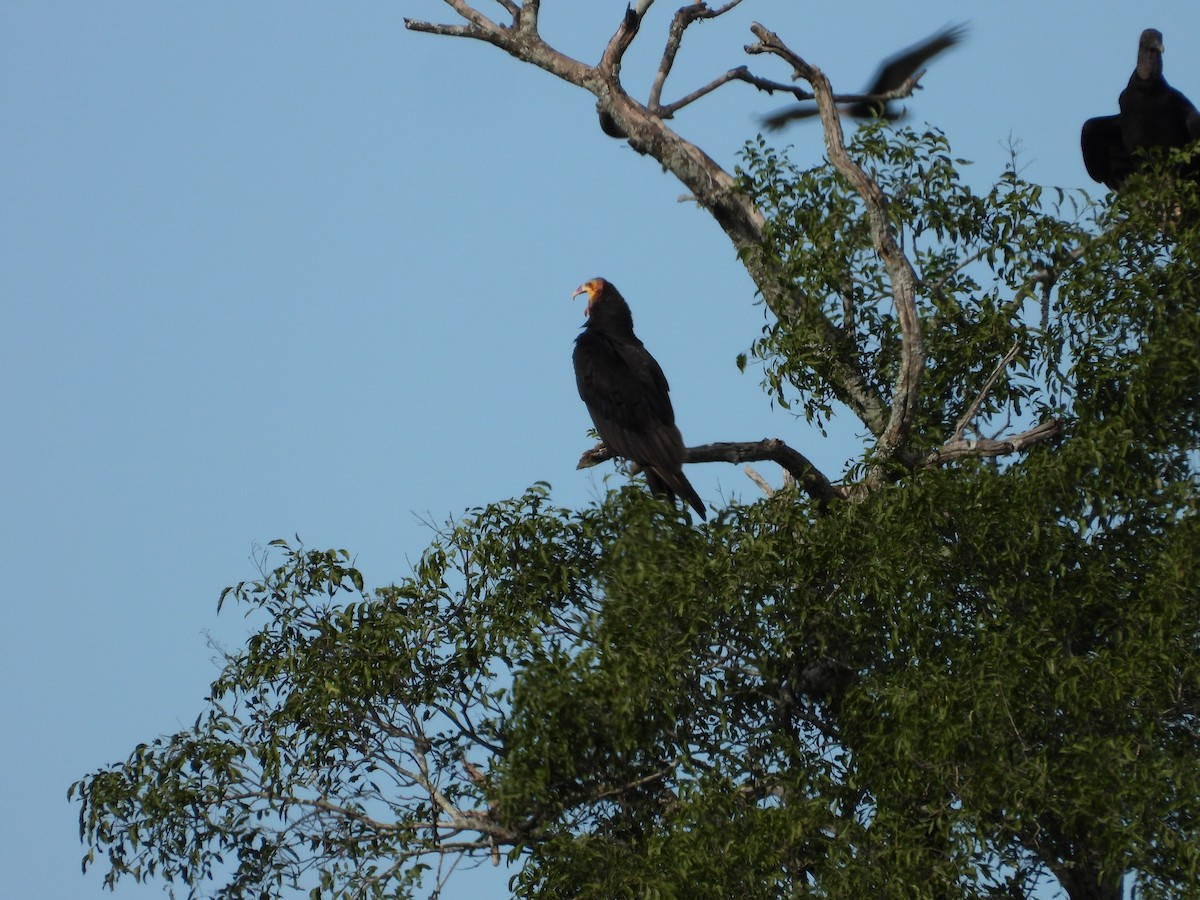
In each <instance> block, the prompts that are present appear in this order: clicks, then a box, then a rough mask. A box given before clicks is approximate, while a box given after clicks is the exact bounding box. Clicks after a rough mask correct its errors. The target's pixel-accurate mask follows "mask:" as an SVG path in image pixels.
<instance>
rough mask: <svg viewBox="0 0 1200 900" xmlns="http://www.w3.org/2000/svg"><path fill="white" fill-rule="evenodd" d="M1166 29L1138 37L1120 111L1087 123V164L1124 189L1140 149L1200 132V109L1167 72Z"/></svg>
mask: <svg viewBox="0 0 1200 900" xmlns="http://www.w3.org/2000/svg"><path fill="white" fill-rule="evenodd" d="M1162 55H1163V42H1162V32H1161V31H1158V30H1157V29H1154V28H1147V29H1146V30H1145V31H1143V32H1142V36H1141V38H1139V39H1138V60H1137V68H1136V69H1134V70H1133V74H1132V75H1130V76H1129V84H1127V85H1126V86H1125V90H1123V91H1121V96H1120V99H1119V106H1120V110H1121V112H1120V113H1119V114H1117V115H1115V116H1098V117H1096V118H1094V119H1088V120H1087V121H1086V122H1084V123H1083V131H1082V133H1081V134H1080V146H1081V148H1082V150H1083V164H1084V166H1085V167H1086V168H1087V172H1088V175H1090V176H1091V177H1092V179H1093V180H1095V181H1099V182H1100V183H1101V184H1103V185H1105V186H1107V187H1109V188H1111V189H1112V190H1114V191H1116V190H1120V188H1121V186H1122V185H1123V184H1124V183H1125V179H1127V178H1128V177H1129V175H1130V174H1131V173H1132V172H1133V170H1134V168H1136V160H1135V158H1134V156H1135V154H1136V153H1137V152H1138V151H1139V150H1153V149H1156V148H1164V149H1167V148H1171V147H1186V146H1187V145H1188V144H1190V143H1191V142H1192V141H1194V140H1196V139H1197V138H1200V113H1197V112H1196V107H1194V106H1193V105H1192V101H1190V100H1188V98H1187V97H1185V96H1183V94H1181V93H1179V91H1177V90H1175V88H1173V87H1171V86H1170V85H1169V84H1167V80H1166V79H1165V78H1163V74H1162V70H1163V61H1162Z"/></svg>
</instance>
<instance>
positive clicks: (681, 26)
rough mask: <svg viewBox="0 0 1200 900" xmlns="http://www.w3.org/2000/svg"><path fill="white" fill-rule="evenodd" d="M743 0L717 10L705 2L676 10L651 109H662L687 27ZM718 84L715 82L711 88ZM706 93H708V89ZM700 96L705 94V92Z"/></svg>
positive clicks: (655, 79)
mask: <svg viewBox="0 0 1200 900" xmlns="http://www.w3.org/2000/svg"><path fill="white" fill-rule="evenodd" d="M741 2H742V0H731V2H729V3H726V4H725V5H724V6H723V7H721V8H719V9H715V10H713V9H709V8H708V6H707V5H706V4H705V3H692V4H690V5H688V6H682V7H680V8H679V9H677V10H676V11H675V16H674V18H672V19H671V27H670V29H669V30H668V32H667V43H666V46H665V47H663V55H662V61H661V62H660V63H659V64H658V71H657V72H655V74H654V83H653V84H652V85H651V86H650V99H649V102H648V103H647V104H646V105H647V106H648V107H649V108H650V109H651V110H653V111H654V112H659V111H660V108H661V107H660V101H661V100H662V89H663V85H664V84H665V83H666V81H667V76H668V75H669V74H670V73H671V68H672V66H674V65H675V56H676V54H677V53H678V52H679V45H680V44H681V43H682V42H683V33H684V31H686V30H687V27H688V26H689V25H691V24H692V23H693V22H695V21H697V20H699V19H715V18H717V16H722V15H724V14H725V13H727V12H729V10H731V9H733V8H734V7H735V6H737V5H738V4H739V3H741ZM726 80H729V79H726ZM722 84H724V82H722ZM718 86H719V85H716V84H714V85H713V86H712V87H710V88H709V90H712V89H713V88H715V87H718ZM704 93H708V91H705V92H704ZM700 96H703V94H701V95H700ZM689 102H690V101H689ZM686 105H687V104H686V103H684V104H680V106H677V107H676V109H679V108H681V107H682V106H686Z"/></svg>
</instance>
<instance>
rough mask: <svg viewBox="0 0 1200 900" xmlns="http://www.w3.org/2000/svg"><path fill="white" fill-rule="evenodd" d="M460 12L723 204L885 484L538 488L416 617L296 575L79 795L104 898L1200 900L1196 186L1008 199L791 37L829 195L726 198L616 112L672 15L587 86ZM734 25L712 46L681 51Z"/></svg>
mask: <svg viewBox="0 0 1200 900" xmlns="http://www.w3.org/2000/svg"><path fill="white" fill-rule="evenodd" d="M447 2H448V3H449V5H450V6H451V7H453V8H454V9H455V10H456V11H458V12H460V13H461V14H462V15H463V16H464V18H465V20H466V24H465V25H455V26H449V25H446V26H441V25H436V26H435V25H432V24H429V23H415V25H414V23H410V27H416V29H417V30H425V31H434V32H437V33H442V34H451V35H458V36H467V37H476V38H480V39H482V40H485V41H487V42H489V43H493V44H496V45H497V46H500V47H501V48H502V49H504V50H506V51H507V52H509V53H511V54H513V55H514V56H516V57H518V58H519V59H523V60H526V61H529V62H533V63H535V64H537V65H539V66H541V67H542V68H545V69H547V70H548V71H550V72H551V73H552V74H556V75H559V76H560V77H564V78H567V79H568V80H573V82H574V83H577V84H580V85H581V86H584V87H586V88H587V89H588V90H590V91H592V92H593V93H594V94H595V95H596V97H597V102H598V103H599V104H600V107H601V111H602V112H603V113H605V114H607V115H609V116H610V117H611V119H612V121H614V122H615V123H616V124H617V125H618V126H619V127H620V130H621V131H622V133H624V134H626V135H628V140H629V141H630V144H631V145H632V146H634V148H635V149H637V150H640V151H641V152H643V153H647V154H648V155H651V156H653V157H654V158H655V159H657V160H658V161H659V162H662V163H663V164H664V165H665V166H666V167H667V169H668V170H669V171H670V172H672V173H673V174H675V175H677V176H678V177H679V178H680V179H681V180H682V181H683V182H684V183H685V184H687V185H688V186H689V187H694V188H695V189H696V196H697V199H698V201H699V202H700V203H701V205H702V206H704V208H706V209H707V210H709V211H710V212H711V213H712V215H713V217H714V219H715V221H716V222H717V224H718V225H719V226H720V227H721V228H723V229H724V230H725V232H726V233H727V234H728V235H729V236H730V238H731V241H732V242H733V244H734V246H735V247H736V248H737V249H738V250H739V253H740V259H741V260H742V262H743V264H744V265H745V266H746V268H747V271H748V272H750V274H751V276H752V277H753V278H754V280H755V283H756V285H757V287H758V289H759V292H760V298H759V299H760V301H761V302H762V304H763V312H764V325H763V329H762V332H761V334H760V335H758V336H757V337H754V336H750V335H748V336H747V350H746V354H745V355H744V357H743V358H742V360H741V362H742V363H743V365H744V366H746V367H755V368H757V369H758V370H759V371H761V375H762V382H763V387H764V390H765V393H766V396H765V398H764V402H773V403H775V404H776V405H777V406H779V407H780V408H781V409H782V410H783V411H784V414H783V415H781V417H780V421H781V426H780V427H781V429H783V428H786V427H788V426H789V425H790V424H792V423H793V422H795V421H796V419H797V418H799V419H803V420H806V421H808V422H812V423H816V424H818V425H823V424H824V423H825V422H827V421H829V420H830V419H831V418H832V417H835V416H852V417H856V418H857V421H858V422H859V423H860V424H861V426H862V431H863V435H864V438H863V441H862V446H861V452H860V453H859V454H858V456H857V457H856V458H855V459H853V460H851V461H850V463H849V464H848V466H847V467H846V470H845V471H844V472H841V473H837V474H836V476H833V477H831V476H830V475H829V474H828V473H823V472H819V471H817V470H816V468H815V467H814V466H813V465H812V463H811V462H810V461H809V460H807V459H806V458H804V457H803V456H802V455H801V454H799V453H798V452H797V451H794V450H792V449H791V448H790V447H787V446H786V444H784V443H783V442H775V443H774V444H771V446H769V447H768V446H767V445H768V444H770V442H761V443H760V444H758V445H755V446H754V447H749V448H748V445H742V444H738V445H736V446H735V444H734V443H733V442H732V441H731V443H730V444H729V445H727V446H722V445H712V446H709V447H703V448H691V449H690V450H689V451H688V453H689V461H691V462H700V461H704V460H708V459H721V458H733V457H735V456H736V457H737V458H766V457H767V456H770V455H771V454H775V455H774V456H772V457H771V458H778V459H781V460H783V461H784V464H785V467H786V468H788V469H789V471H791V472H792V473H793V474H794V475H795V476H796V480H795V482H794V484H791V485H788V486H785V487H784V488H782V489H779V490H774V491H771V492H769V494H768V495H767V496H764V497H763V498H762V499H761V500H759V501H757V502H746V503H728V504H726V505H724V506H717V507H716V508H714V509H712V510H711V515H710V518H709V521H708V522H706V523H694V522H693V521H692V520H691V518H690V517H689V516H688V514H687V512H686V511H685V510H682V509H677V508H676V507H674V506H671V505H668V504H667V503H665V502H664V501H663V500H661V499H658V498H655V497H653V496H651V495H649V494H647V493H646V492H645V491H643V490H641V489H639V488H637V487H636V486H627V487H620V488H614V489H612V490H610V491H609V492H608V493H607V494H606V496H604V497H603V498H601V499H600V500H598V501H597V502H595V503H593V504H591V505H588V506H585V507H584V508H581V509H568V508H563V507H561V506H559V505H557V504H556V503H555V501H554V499H553V495H552V493H551V491H550V489H549V487H548V486H546V485H541V484H539V485H534V486H532V487H531V488H530V489H529V490H528V491H526V492H525V493H524V494H523V495H521V496H519V497H515V498H512V499H509V500H502V501H499V502H494V503H490V504H487V505H484V506H481V507H479V508H477V509H473V510H470V511H468V512H467V513H465V514H464V515H463V516H462V517H460V518H458V519H456V520H454V521H451V522H448V523H446V524H445V525H444V526H442V527H441V528H439V529H437V530H436V532H435V533H434V535H433V538H432V541H431V543H430V545H429V547H428V549H427V550H426V551H425V552H424V554H423V555H422V556H421V558H420V560H419V562H418V563H417V564H416V565H415V566H414V567H413V571H412V572H411V574H409V575H408V576H406V577H404V578H402V579H400V580H399V581H397V582H395V583H392V584H383V585H382V586H377V587H369V586H368V584H367V580H366V576H365V575H364V573H361V572H359V571H358V570H357V569H356V568H354V566H353V565H352V563H351V556H350V554H349V553H347V552H346V551H343V550H314V549H310V548H306V547H303V546H300V545H298V544H297V543H296V542H282V541H276V542H274V543H273V544H272V545H271V546H270V547H269V548H268V550H267V552H266V553H264V555H263V557H262V574H261V577H260V578H259V579H256V580H254V581H251V582H243V583H239V584H237V585H235V586H233V587H231V588H228V589H226V591H225V592H224V593H223V594H222V595H221V602H222V603H223V604H231V603H236V604H238V605H239V606H241V607H244V608H246V609H247V610H248V611H251V612H252V613H254V621H256V622H262V623H263V624H262V625H261V627H260V628H259V629H258V630H257V631H256V633H254V634H253V635H252V636H251V638H250V639H249V641H248V642H247V644H246V646H245V647H243V648H240V649H237V650H234V651H231V652H229V653H228V655H227V657H226V660H225V667H224V670H223V671H222V673H221V674H220V676H219V678H218V679H217V680H216V682H214V684H213V686H212V692H211V695H210V697H209V701H208V704H207V708H206V709H205V710H204V712H203V713H202V714H201V715H200V716H199V717H198V718H197V720H196V722H195V724H194V726H193V727H191V728H187V729H183V730H181V731H180V732H178V733H176V734H173V735H169V736H165V737H161V738H158V739H155V740H153V741H150V742H149V743H146V744H142V745H140V746H138V747H137V748H135V749H134V750H133V752H132V753H131V754H130V756H129V757H128V758H127V759H126V760H125V761H124V762H121V763H116V764H113V765H110V766H107V767H104V768H101V769H99V770H97V771H95V772H93V773H92V774H90V775H87V776H86V777H84V778H83V779H81V780H80V781H79V782H77V783H76V784H75V785H73V786H72V788H71V794H72V796H74V797H76V798H78V800H79V801H80V824H81V833H82V837H83V839H84V842H85V843H86V845H87V847H88V851H87V856H86V858H85V866H88V865H96V864H105V865H107V867H108V874H107V879H108V880H109V881H110V882H115V881H117V880H119V879H121V878H124V877H132V878H134V879H137V880H141V879H145V878H150V877H160V878H165V879H166V880H168V881H169V882H171V883H172V884H174V885H176V886H179V887H180V888H181V889H182V890H184V891H185V892H186V893H187V894H188V895H189V896H200V895H205V894H212V895H215V896H223V897H242V896H251V895H254V896H283V895H285V893H287V892H290V891H294V890H295V889H297V888H300V889H304V890H309V891H311V893H312V896H314V897H396V896H409V895H411V894H416V893H420V892H421V891H422V890H424V891H430V890H436V889H437V887H438V886H439V885H441V884H442V883H443V881H444V870H445V868H448V867H449V862H448V861H452V860H453V859H454V858H456V857H458V856H466V857H470V858H472V859H476V860H479V861H482V862H484V863H485V864H486V863H487V862H488V861H489V860H491V861H494V862H497V863H499V862H500V861H501V858H502V857H506V858H507V860H508V862H509V863H510V864H511V865H512V866H513V869H512V872H513V876H512V881H511V885H512V889H513V891H514V893H515V894H517V895H519V896H548V897H573V898H611V897H633V896H638V897H650V896H661V897H680V898H683V897H713V898H719V897H729V896H745V897H750V898H756V897H763V898H778V897H830V898H841V897H906V898H907V897H931V898H984V897H1028V896H1031V893H1032V891H1033V890H1034V888H1035V886H1037V885H1038V884H1039V883H1042V884H1044V883H1046V882H1047V881H1048V880H1056V881H1057V883H1058V885H1059V886H1060V887H1061V889H1062V891H1063V892H1064V893H1065V894H1066V895H1068V896H1069V897H1070V898H1072V900H1084V898H1105V900H1108V898H1112V900H1116V898H1119V897H1120V896H1121V895H1122V885H1123V884H1125V883H1133V884H1135V885H1136V889H1137V891H1138V894H1137V895H1138V896H1139V897H1147V898H1157V897H1163V898H1166V897H1172V898H1173V897H1194V896H1200V890H1198V889H1197V887H1196V885H1197V883H1198V881H1200V824H1198V823H1200V719H1198V714H1200V654H1198V652H1197V651H1198V650H1200V597H1198V596H1197V585H1198V584H1200V572H1198V571H1197V566H1198V563H1197V560H1198V559H1200V517H1198V515H1197V512H1198V510H1197V475H1198V472H1197V463H1198V462H1200V454H1198V445H1200V402H1198V401H1200V279H1198V278H1197V274H1198V272H1197V270H1198V267H1200V233H1198V230H1197V229H1198V228H1200V225H1198V224H1197V222H1196V217H1195V216H1194V215H1188V214H1187V213H1188V211H1189V210H1191V209H1193V208H1194V207H1195V206H1196V205H1197V202H1198V198H1197V197H1196V195H1195V188H1194V186H1193V185H1191V184H1190V182H1186V183H1182V184H1180V183H1177V182H1176V181H1175V180H1173V179H1172V178H1171V177H1170V172H1171V168H1170V161H1167V163H1166V164H1164V165H1160V166H1155V165H1153V164H1150V165H1148V166H1146V167H1145V168H1144V169H1143V170H1142V171H1140V172H1138V173H1136V174H1134V175H1132V176H1131V177H1130V179H1129V181H1128V183H1127V184H1126V186H1125V188H1124V190H1123V192H1122V194H1121V196H1120V197H1119V198H1115V199H1113V200H1112V205H1111V206H1110V205H1102V204H1095V203H1092V202H1090V201H1088V200H1087V198H1086V196H1085V195H1082V194H1068V193H1065V192H1063V191H1060V190H1053V189H1046V188H1042V187H1040V186H1038V185H1036V184H1031V183H1029V182H1027V181H1025V180H1024V179H1023V178H1022V177H1021V176H1020V174H1019V173H1018V172H1017V171H1016V169H1015V166H1014V167H1013V168H1011V169H1009V170H1008V171H1005V172H1003V173H1000V174H999V175H998V177H997V178H996V180H995V184H994V185H993V186H992V187H991V188H990V189H988V190H986V191H984V192H977V191H976V190H974V189H972V188H971V187H970V186H968V185H967V184H966V182H965V181H964V179H963V177H962V170H963V168H964V165H965V163H964V162H963V161H962V160H958V159H956V158H955V157H954V155H953V152H952V149H951V146H950V141H949V139H948V138H947V137H946V136H945V135H944V134H942V133H941V132H939V131H937V130H936V129H933V128H923V129H915V128H896V127H894V126H893V125H890V124H888V123H884V122H876V123H872V124H868V125H866V126H864V127H863V128H862V129H860V130H859V131H857V132H856V133H855V134H854V136H853V138H852V139H851V140H850V141H849V142H848V143H846V142H845V141H844V138H843V135H842V132H841V125H840V123H839V119H838V114H837V108H836V103H837V102H838V98H837V97H836V96H835V95H833V94H832V93H831V91H830V90H829V88H828V85H827V83H826V82H825V81H824V78H823V76H822V75H821V73H820V72H819V70H816V69H814V68H813V67H811V66H809V65H808V64H807V63H806V62H805V61H804V60H803V59H801V58H800V57H799V56H798V55H796V54H795V53H794V52H793V51H792V50H790V49H789V48H788V47H787V46H786V45H785V44H783V43H782V42H781V41H779V39H778V38H776V37H775V36H774V35H772V34H771V33H770V32H768V31H766V30H765V29H762V28H760V27H758V26H756V29H755V36H756V37H757V38H758V39H759V43H758V44H757V45H752V47H751V48H749V49H750V50H751V51H752V52H760V53H768V54H772V55H775V56H778V57H780V58H782V59H784V60H785V61H786V62H787V64H788V65H791V66H792V67H793V68H795V70H796V71H797V72H799V73H800V74H801V75H803V76H804V77H805V78H806V79H808V80H809V84H810V85H811V87H812V89H813V94H815V97H816V101H817V103H818V105H819V107H820V109H821V118H822V124H823V127H824V129H825V135H826V141H827V150H828V155H829V159H828V161H822V162H821V163H819V164H817V165H802V164H799V163H797V162H795V161H794V160H792V159H791V157H790V155H789V153H788V151H787V150H785V149H780V148H777V147H774V146H772V145H771V144H769V143H767V142H766V141H765V140H763V139H762V138H761V137H759V138H755V139H753V140H750V141H749V142H748V143H747V144H746V147H745V150H744V152H743V154H742V156H741V162H740V165H739V166H738V168H737V170H736V171H734V172H728V173H726V172H724V171H723V170H719V167H716V163H714V162H712V160H711V159H708V158H707V157H704V158H701V156H702V154H701V155H697V154H699V153H700V151H699V150H698V148H695V147H694V146H693V145H690V144H688V143H687V142H686V140H684V139H683V138H681V137H679V136H678V135H676V134H675V133H674V132H673V131H671V130H670V129H669V128H668V127H667V125H666V123H665V118H666V117H667V115H668V114H669V111H670V107H669V105H664V104H662V103H661V98H660V96H659V93H658V92H659V91H660V90H661V83H659V82H658V81H656V84H655V86H654V88H652V91H653V95H652V97H651V99H650V102H648V103H646V104H642V103H639V102H638V101H635V100H633V99H632V98H631V97H630V96H629V95H628V94H626V93H625V92H624V89H623V87H622V86H621V84H620V82H619V78H618V71H619V62H620V54H621V53H622V52H623V47H626V46H628V42H629V41H632V40H633V38H634V36H636V34H637V32H638V28H639V26H640V24H641V23H640V17H641V14H642V13H644V12H645V10H646V9H647V8H648V7H649V6H650V4H649V3H645V2H643V3H640V4H639V5H638V7H637V8H635V9H633V10H631V11H630V12H629V13H628V14H627V15H626V17H625V19H624V20H623V21H622V22H621V23H620V25H619V27H618V31H617V33H616V34H615V35H614V37H613V38H612V40H611V41H610V43H609V49H608V50H607V51H606V53H605V56H604V58H603V59H602V60H601V62H600V63H598V64H597V65H596V66H594V67H588V66H583V65H582V64H579V63H576V62H575V61H574V60H569V63H571V64H573V66H577V67H579V68H573V67H572V66H571V65H568V64H567V62H563V61H562V60H558V59H557V58H556V57H555V56H554V55H553V54H554V51H553V49H552V48H549V47H547V46H546V45H545V44H544V43H543V42H542V41H541V38H540V36H539V35H538V32H537V27H536V26H537V11H538V4H537V3H534V2H529V0H526V2H525V3H524V4H523V5H518V4H516V3H510V2H503V3H502V4H501V6H502V7H503V8H505V9H506V10H507V11H508V12H509V13H510V14H511V15H512V16H513V23H512V25H511V27H506V28H503V29H501V28H500V27H499V26H496V25H494V23H492V22H491V21H490V20H488V19H487V18H486V17H484V16H482V14H480V13H478V12H476V11H474V10H473V9H472V8H471V7H469V6H467V5H466V4H465V3H464V2H460V0H447ZM733 5H736V4H727V5H726V7H722V8H721V9H720V10H715V11H714V10H709V9H708V7H706V6H705V5H704V4H699V5H689V6H686V7H684V8H683V9H681V10H680V11H679V12H678V13H676V17H675V20H674V25H673V27H672V30H671V31H670V32H669V34H668V50H670V49H671V47H672V46H673V47H674V49H675V50H677V49H678V46H679V41H680V40H682V35H683V33H684V32H685V30H686V27H687V24H688V23H689V22H691V21H695V20H696V17H697V16H700V15H703V14H705V13H707V14H708V15H710V17H715V16H718V15H720V13H721V11H723V10H724V9H726V8H728V7H730V6H733ZM689 17H691V18H689ZM492 29H497V30H492ZM670 55H672V54H664V66H667V67H668V68H669V64H668V62H667V58H668V56H670ZM563 59H566V58H565V57H564V58H563ZM556 67H558V68H556ZM718 80H720V79H718ZM739 80H740V81H746V80H750V81H751V83H755V82H758V84H759V86H760V87H762V86H764V85H766V86H769V87H772V89H779V86H778V85H777V84H775V83H773V82H766V81H764V80H763V79H761V78H758V76H751V75H749V73H748V72H745V71H744V72H743V73H742V74H741V75H738V76H731V77H729V78H726V79H725V81H723V82H722V84H723V83H727V82H728V81H739ZM792 93H793V95H795V93H796V92H795V91H793V92H792ZM705 160H707V162H706V161H705ZM714 167H715V168H716V171H713V168H714ZM789 412H790V414H791V415H788V413H789ZM734 437H736V436H731V438H734ZM780 447H783V448H784V449H785V450H786V451H787V452H786V453H784V452H782V451H780V450H779V448H780ZM722 454H725V455H724V456H722Z"/></svg>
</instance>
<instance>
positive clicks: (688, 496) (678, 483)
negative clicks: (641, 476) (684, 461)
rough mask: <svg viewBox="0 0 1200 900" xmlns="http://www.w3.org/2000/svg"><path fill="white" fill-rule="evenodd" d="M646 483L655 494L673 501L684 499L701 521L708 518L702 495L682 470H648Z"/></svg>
mask: <svg viewBox="0 0 1200 900" xmlns="http://www.w3.org/2000/svg"><path fill="white" fill-rule="evenodd" d="M646 483H647V484H649V485H650V490H651V491H652V492H653V493H655V494H659V495H663V496H666V497H668V498H670V499H671V500H674V499H675V498H676V497H677V496H678V497H682V498H683V499H684V500H686V501H687V503H688V505H689V506H690V507H691V508H692V509H694V510H695V511H696V513H697V514H698V515H699V516H700V518H701V519H707V518H708V516H707V515H706V514H705V511H704V501H703V500H701V499H700V495H699V494H697V493H696V489H695V488H694V487H692V483H691V482H690V481H688V480H687V476H686V475H684V474H683V470H682V469H680V470H679V471H675V472H671V471H666V470H664V469H646Z"/></svg>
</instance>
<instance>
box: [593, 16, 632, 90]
mask: <svg viewBox="0 0 1200 900" xmlns="http://www.w3.org/2000/svg"><path fill="white" fill-rule="evenodd" d="M641 25H642V17H641V16H640V15H638V13H637V11H636V10H635V9H634V8H633V7H632V6H627V7H625V16H624V17H623V18H622V19H621V24H620V25H618V26H617V30H616V32H615V33H614V34H613V36H612V38H611V39H609V42H608V46H607V47H605V48H604V55H603V56H601V57H600V63H599V64H598V65H597V66H596V68H597V69H598V70H599V71H600V73H601V74H603V75H606V76H609V77H611V78H612V79H613V80H615V81H616V82H617V83H620V71H621V59H622V58H623V57H624V56H625V51H626V50H628V49H629V45H630V44H632V43H633V39H634V38H635V37H637V33H638V29H639V28H640V27H641Z"/></svg>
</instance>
